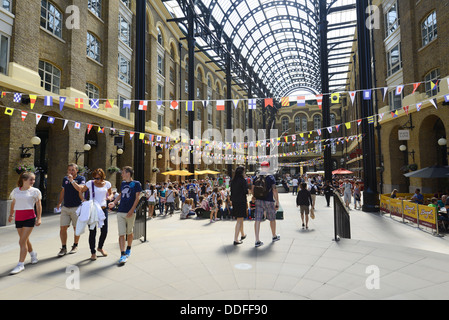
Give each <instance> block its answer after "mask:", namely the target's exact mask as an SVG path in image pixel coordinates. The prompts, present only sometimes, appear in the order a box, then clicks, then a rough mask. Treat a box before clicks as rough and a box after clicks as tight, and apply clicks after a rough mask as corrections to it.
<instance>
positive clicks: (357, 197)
mask: <svg viewBox="0 0 449 320" xmlns="http://www.w3.org/2000/svg"><path fill="white" fill-rule="evenodd" d="M357 204H358V205H359V206H358V209H360V210H361V209H362V194H361V192H360V185H359V183H358V182H356V183H355V187H354V209H356V210H357Z"/></svg>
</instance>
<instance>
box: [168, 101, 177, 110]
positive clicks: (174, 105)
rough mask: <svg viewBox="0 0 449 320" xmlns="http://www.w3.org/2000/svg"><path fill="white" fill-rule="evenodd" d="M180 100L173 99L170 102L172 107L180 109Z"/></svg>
mask: <svg viewBox="0 0 449 320" xmlns="http://www.w3.org/2000/svg"><path fill="white" fill-rule="evenodd" d="M178 105H179V104H178V101H176V100H173V101H171V102H170V108H171V109H172V110H177V109H178Z"/></svg>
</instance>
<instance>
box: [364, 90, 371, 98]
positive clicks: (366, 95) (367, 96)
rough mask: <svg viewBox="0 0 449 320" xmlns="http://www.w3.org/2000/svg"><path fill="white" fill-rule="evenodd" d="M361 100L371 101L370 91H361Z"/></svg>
mask: <svg viewBox="0 0 449 320" xmlns="http://www.w3.org/2000/svg"><path fill="white" fill-rule="evenodd" d="M363 100H371V90H363Z"/></svg>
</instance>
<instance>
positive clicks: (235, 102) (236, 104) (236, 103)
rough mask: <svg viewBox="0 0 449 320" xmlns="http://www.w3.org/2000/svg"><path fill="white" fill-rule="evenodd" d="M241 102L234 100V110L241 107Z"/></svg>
mask: <svg viewBox="0 0 449 320" xmlns="http://www.w3.org/2000/svg"><path fill="white" fill-rule="evenodd" d="M239 101H240V100H232V102H233V103H234V109H237V107H238V105H239Z"/></svg>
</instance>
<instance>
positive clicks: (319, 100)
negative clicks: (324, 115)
mask: <svg viewBox="0 0 449 320" xmlns="http://www.w3.org/2000/svg"><path fill="white" fill-rule="evenodd" d="M316 103H317V104H318V108H319V109H320V110H321V109H322V108H323V95H322V94H319V95H317V96H316Z"/></svg>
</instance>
